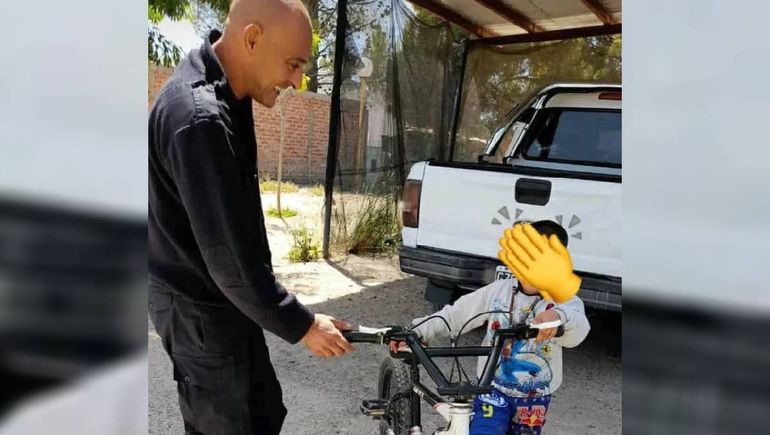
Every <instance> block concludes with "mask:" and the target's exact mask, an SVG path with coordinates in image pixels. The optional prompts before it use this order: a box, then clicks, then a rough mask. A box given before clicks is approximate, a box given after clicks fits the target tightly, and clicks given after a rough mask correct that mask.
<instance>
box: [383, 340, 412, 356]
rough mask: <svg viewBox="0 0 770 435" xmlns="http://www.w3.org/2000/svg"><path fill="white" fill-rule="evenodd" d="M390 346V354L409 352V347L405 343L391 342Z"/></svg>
mask: <svg viewBox="0 0 770 435" xmlns="http://www.w3.org/2000/svg"><path fill="white" fill-rule="evenodd" d="M388 346H390V352H391V353H397V352H399V351H400V352H408V351H409V346H408V345H407V344H406V342H405V341H395V340H391V341H390V343H388Z"/></svg>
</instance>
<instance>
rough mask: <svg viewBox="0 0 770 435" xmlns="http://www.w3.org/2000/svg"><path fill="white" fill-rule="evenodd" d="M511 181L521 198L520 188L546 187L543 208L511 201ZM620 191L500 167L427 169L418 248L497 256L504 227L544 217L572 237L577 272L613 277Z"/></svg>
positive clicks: (616, 186)
mask: <svg viewBox="0 0 770 435" xmlns="http://www.w3.org/2000/svg"><path fill="white" fill-rule="evenodd" d="M520 180H521V181H520ZM536 180H537V181H536ZM517 182H519V183H520V190H519V193H520V194H521V193H522V191H521V187H522V186H524V185H526V184H532V183H534V184H538V185H540V186H547V185H548V184H550V195H547V196H546V197H547V202H546V203H545V204H544V205H536V204H531V203H526V202H528V201H529V200H526V199H524V198H522V197H520V198H519V199H520V200H521V201H517V199H516V196H517V195H516V194H517V192H516V190H517V187H516V186H517ZM621 190H622V185H621V184H620V183H617V182H608V181H596V180H590V179H576V178H566V177H565V178H558V177H557V178H555V177H552V176H550V177H548V178H546V177H537V176H529V175H521V174H517V173H514V172H513V170H512V169H510V168H504V167H500V168H489V167H486V166H481V165H479V168H478V169H476V168H473V169H467V168H457V167H446V166H436V165H428V166H427V167H426V168H425V176H424V178H423V184H422V195H421V199H420V222H419V230H418V232H417V245H418V246H423V247H430V248H437V249H443V250H448V251H455V252H462V253H467V254H474V255H480V256H485V257H490V258H496V257H497V252H498V250H499V246H498V239H499V238H500V237H501V235H502V233H503V230H504V229H505V228H507V227H510V226H511V225H513V223H514V222H515V221H517V220H532V221H534V220H541V219H550V220H554V221H556V222H559V223H560V224H561V225H562V226H563V227H564V228H565V229H567V231H568V233H569V235H570V239H569V250H570V253H571V254H572V258H573V262H574V266H575V270H577V271H590V272H592V273H596V274H601V275H608V276H614V277H619V276H621V248H620V240H621V234H620V228H621V226H620V216H621Z"/></svg>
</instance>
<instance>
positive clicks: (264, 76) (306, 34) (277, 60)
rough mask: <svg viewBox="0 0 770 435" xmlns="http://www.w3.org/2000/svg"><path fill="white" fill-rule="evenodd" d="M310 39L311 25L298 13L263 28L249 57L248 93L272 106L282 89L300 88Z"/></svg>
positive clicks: (308, 55)
mask: <svg viewBox="0 0 770 435" xmlns="http://www.w3.org/2000/svg"><path fill="white" fill-rule="evenodd" d="M312 41H313V34H312V31H311V28H310V25H309V23H308V22H307V19H306V18H305V17H303V16H302V15H301V14H297V16H292V17H290V19H287V20H286V21H285V22H284V23H279V24H276V23H272V24H271V25H269V26H268V27H266V28H265V29H264V35H263V38H261V40H260V43H259V47H258V49H257V50H254V51H253V52H252V55H251V56H250V59H249V65H248V69H247V71H249V76H250V77H251V80H250V86H249V95H250V96H251V97H252V98H253V99H254V100H256V101H257V102H258V103H260V104H262V105H263V106H265V107H273V106H274V105H275V102H276V99H277V98H278V94H279V93H280V91H281V90H282V89H284V88H288V87H290V86H293V87H294V88H299V87H300V85H301V84H302V72H303V69H304V66H305V64H306V63H307V62H308V59H309V58H310V50H311V45H312Z"/></svg>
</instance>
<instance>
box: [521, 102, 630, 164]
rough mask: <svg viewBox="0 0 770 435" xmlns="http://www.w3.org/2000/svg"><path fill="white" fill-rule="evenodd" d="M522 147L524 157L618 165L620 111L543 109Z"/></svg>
mask: <svg viewBox="0 0 770 435" xmlns="http://www.w3.org/2000/svg"><path fill="white" fill-rule="evenodd" d="M544 112H545V113H542V114H541V116H540V117H539V118H540V121H539V122H537V121H536V123H537V124H538V125H535V126H533V127H534V128H531V129H530V132H532V134H531V135H529V137H528V138H527V139H525V142H524V144H523V147H522V150H523V151H522V156H523V157H524V158H525V159H527V160H540V161H549V162H559V163H573V164H581V165H591V166H605V167H613V168H620V167H621V161H622V159H621V154H622V153H621V127H620V126H621V121H620V118H621V112H620V111H618V110H592V109H588V110H586V109H564V108H552V109H545V110H544Z"/></svg>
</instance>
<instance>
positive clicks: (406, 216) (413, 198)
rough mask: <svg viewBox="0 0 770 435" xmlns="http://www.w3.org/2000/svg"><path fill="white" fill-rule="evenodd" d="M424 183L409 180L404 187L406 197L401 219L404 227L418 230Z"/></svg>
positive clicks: (402, 203)
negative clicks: (421, 193)
mask: <svg viewBox="0 0 770 435" xmlns="http://www.w3.org/2000/svg"><path fill="white" fill-rule="evenodd" d="M421 191H422V181H419V180H407V182H406V184H405V185H404V196H403V200H402V201H401V217H402V219H403V221H404V226H405V227H409V228H417V226H418V225H419V222H420V192H421Z"/></svg>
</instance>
